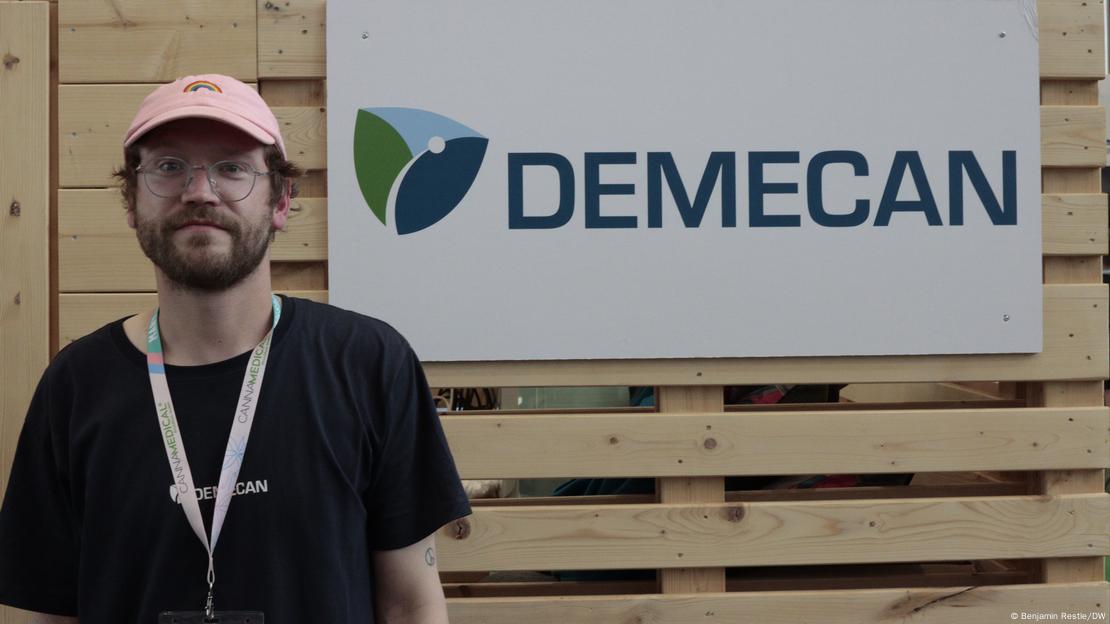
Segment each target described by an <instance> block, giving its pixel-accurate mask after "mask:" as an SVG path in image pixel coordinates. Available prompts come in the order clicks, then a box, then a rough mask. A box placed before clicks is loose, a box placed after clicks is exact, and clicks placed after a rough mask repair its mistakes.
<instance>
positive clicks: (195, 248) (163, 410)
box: [0, 75, 469, 624]
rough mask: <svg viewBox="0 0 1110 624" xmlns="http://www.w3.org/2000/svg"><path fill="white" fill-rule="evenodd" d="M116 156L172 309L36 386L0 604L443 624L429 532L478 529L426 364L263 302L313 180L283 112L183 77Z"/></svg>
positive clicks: (58, 614) (51, 370)
mask: <svg viewBox="0 0 1110 624" xmlns="http://www.w3.org/2000/svg"><path fill="white" fill-rule="evenodd" d="M124 155H125V164H124V167H123V168H122V169H121V170H120V171H119V172H117V175H118V176H119V177H120V178H121V179H122V190H123V195H124V199H125V202H126V204H127V222H128V224H129V225H130V226H131V227H132V228H134V229H135V230H136V232H137V235H138V239H139V243H140V246H141V247H142V249H143V251H144V252H145V253H146V255H147V256H148V257H149V258H150V259H151V261H152V262H153V263H154V271H155V277H156V283H157V287H158V307H157V309H156V310H149V311H147V312H144V313H142V314H139V315H137V316H132V317H130V318H127V319H121V320H120V321H116V322H114V323H111V324H109V325H106V326H105V327H103V328H101V329H99V330H97V331H96V332H94V333H92V334H90V335H89V336H86V337H84V338H82V339H80V340H78V341H76V342H74V343H73V344H71V345H69V346H68V347H66V348H65V349H63V350H62V351H61V352H60V353H59V354H58V356H57V357H56V358H55V359H54V361H53V362H52V363H51V364H50V366H49V367H48V369H47V371H46V372H45V374H44V375H43V378H42V380H41V382H40V384H39V387H38V390H37V391H36V393H35V397H34V399H33V401H32V404H31V408H30V410H29V413H28V416H27V421H26V423H25V425H24V429H23V432H22V434H21V436H20V439H19V446H18V449H17V452H16V457H15V462H14V465H13V468H12V474H11V481H10V483H9V487H8V491H7V494H6V498H5V500H4V506H3V510H2V511H0V603H6V604H9V605H12V606H15V607H18V608H21V609H26V610H30V611H33V612H37V614H38V615H37V618H38V619H37V620H33V621H40V622H75V621H80V622H81V624H94V623H99V622H104V623H112V624H116V623H120V622H142V623H151V622H156V621H176V622H189V621H201V619H202V618H203V617H204V616H205V615H212V614H215V615H219V616H220V621H221V622H224V624H227V623H228V622H240V621H252V622H256V624H257V622H258V621H259V620H260V619H261V618H262V617H264V618H265V622H266V623H267V624H273V623H276V624H281V623H283V622H290V623H298V624H300V623H310V622H311V623H313V624H317V623H319V624H325V623H326V624H333V623H346V622H352V623H353V622H360V623H365V622H373V621H379V622H405V623H408V622H419V623H433V622H434V623H440V622H446V621H447V616H446V607H445V602H444V598H443V592H442V589H441V586H440V584H439V578H438V572H437V569H436V556H435V544H434V540H433V534H434V532H435V531H436V530H437V529H439V528H440V527H441V526H442V525H444V524H446V523H448V522H450V521H452V520H454V519H456V518H459V517H461V516H464V515H466V514H467V513H469V507H468V503H467V500H466V496H465V494H464V493H463V490H462V489H461V487H460V485H459V479H458V475H457V473H456V471H455V467H454V464H453V462H452V460H451V457H450V453H449V451H448V448H447V445H446V441H445V438H444V436H443V432H442V430H441V428H440V425H439V421H438V417H437V414H436V410H435V407H434V404H433V402H432V399H431V396H430V394H429V392H428V388H427V383H426V381H425V378H424V375H423V372H422V370H421V368H420V364H419V362H418V361H417V359H416V356H415V355H414V354H413V352H412V350H411V349H410V348H409V346H408V344H407V343H406V342H405V341H404V339H403V338H401V337H400V336H399V335H398V334H397V333H396V332H395V331H394V330H393V329H392V328H390V327H389V326H388V325H386V324H385V323H382V322H380V321H377V320H374V319H371V318H368V317H365V316H361V315H358V314H354V313H351V312H346V311H343V310H339V309H337V308H333V307H329V306H325V305H321V304H317V303H313V302H310V301H306V300H301V299H295V298H289V297H275V296H273V295H272V294H271V282H270V270H269V243H270V241H271V240H272V238H273V233H274V232H275V231H276V230H281V229H284V227H285V225H286V222H287V219H288V217H289V208H290V199H291V197H292V196H293V195H294V194H295V191H294V189H295V186H294V184H293V180H294V179H295V178H296V176H297V175H298V174H299V172H298V170H297V169H296V167H295V166H294V165H293V164H292V163H290V162H288V161H287V160H286V158H285V147H284V143H283V141H282V137H281V132H280V129H279V125H278V122H277V120H276V119H275V118H274V115H273V113H272V112H271V111H270V109H269V108H268V107H267V106H266V104H265V102H263V100H262V98H261V97H259V96H258V94H257V93H256V92H255V91H254V90H253V89H251V88H250V87H248V86H246V85H244V84H243V83H241V82H239V81H236V80H234V79H232V78H228V77H226V76H217V75H208V76H189V77H186V78H182V79H180V80H178V81H176V82H174V83H172V84H169V85H163V86H161V87H159V88H158V89H156V90H155V91H154V92H153V93H152V94H151V95H149V96H148V97H147V98H146V100H145V101H144V102H143V104H142V105H141V107H140V108H139V111H138V113H137V114H136V116H135V119H134V121H133V122H132V124H131V127H130V129H129V130H128V132H127V136H126V138H125V141H124ZM186 449H187V451H186ZM185 612H194V613H191V614H189V613H185ZM198 612H199V613H198ZM231 612H240V613H238V615H236V614H235V613H231ZM259 612H261V614H259ZM160 614H161V615H160ZM190 618H192V619H190ZM248 618H249V619H248Z"/></svg>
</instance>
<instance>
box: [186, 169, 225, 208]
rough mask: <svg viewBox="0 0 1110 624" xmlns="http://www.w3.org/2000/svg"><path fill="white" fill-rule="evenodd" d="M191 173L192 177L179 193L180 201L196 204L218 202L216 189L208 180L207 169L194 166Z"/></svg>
mask: <svg viewBox="0 0 1110 624" xmlns="http://www.w3.org/2000/svg"><path fill="white" fill-rule="evenodd" d="M192 173H193V175H192V179H190V180H189V183H188V184H187V185H186V186H185V190H184V191H183V192H182V194H181V199H182V201H184V202H186V203H198V204H203V203H212V204H214V203H217V202H219V201H220V198H219V196H218V195H216V191H215V190H214V189H213V188H212V184H211V183H210V182H209V181H208V169H207V168H204V167H196V168H195V169H193V172H192Z"/></svg>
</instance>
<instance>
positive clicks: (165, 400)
mask: <svg viewBox="0 0 1110 624" xmlns="http://www.w3.org/2000/svg"><path fill="white" fill-rule="evenodd" d="M270 300H271V302H272V303H273V306H274V322H273V325H271V326H270V331H269V332H267V334H266V337H265V338H263V339H262V342H260V343H258V346H257V347H255V348H254V351H253V352H251V356H250V360H249V361H248V362H247V372H246V373H245V374H244V375H243V389H242V390H241V391H240V393H239V402H238V403H237V404H236V406H235V420H234V422H233V423H232V425H231V435H230V436H228V438H227V449H226V450H225V451H224V461H223V468H222V469H221V470H220V482H219V485H218V486H217V490H216V507H215V509H214V510H213V512H212V539H211V541H209V539H208V536H207V535H205V533H204V520H203V519H202V518H201V515H200V503H199V502H198V501H197V494H196V485H195V484H194V482H193V471H192V470H190V469H189V460H188V459H187V458H186V457H185V442H184V441H183V440H182V439H181V428H180V427H179V426H178V424H177V415H176V414H175V413H174V409H173V399H172V398H171V397H170V386H169V384H168V383H167V381H166V366H165V360H164V359H163V357H162V337H161V335H160V334H159V332H158V310H157V309H155V310H154V314H153V315H152V316H151V317H150V325H149V326H147V332H146V340H147V342H146V344H147V350H146V367H147V371H148V372H149V373H150V389H151V391H152V392H153V393H154V410H155V414H156V416H157V418H158V429H159V431H161V432H162V442H163V444H165V447H166V458H167V459H168V460H169V462H170V470H171V471H172V472H173V481H174V486H175V487H176V488H177V494H178V500H179V501H181V508H182V509H184V510H185V517H186V518H187V519H188V520H189V525H190V526H192V527H193V532H194V533H196V534H197V537H199V538H200V541H201V542H202V543H203V544H204V548H205V550H207V551H208V602H207V605H206V607H205V610H206V611H207V613H208V615H209V616H211V615H212V613H213V608H212V587H213V586H214V585H215V583H216V571H215V562H214V561H213V558H212V553H213V551H214V550H215V549H216V541H217V540H218V539H219V538H220V529H221V528H222V527H223V525H224V517H225V516H227V508H228V507H229V506H230V505H231V496H232V493H233V492H234V491H235V484H236V482H237V481H238V480H239V469H240V468H241V467H242V466H243V455H244V453H245V451H246V449H247V439H248V438H249V437H250V434H251V424H253V423H254V411H255V409H256V408H257V407H258V396H259V394H260V393H261V392H262V376H263V375H264V374H265V373H266V360H267V359H268V358H269V356H270V341H271V339H272V338H273V336H274V328H276V327H277V324H278V319H279V318H281V300H280V299H278V297H277V295H270Z"/></svg>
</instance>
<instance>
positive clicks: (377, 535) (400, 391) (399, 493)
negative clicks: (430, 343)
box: [366, 345, 470, 550]
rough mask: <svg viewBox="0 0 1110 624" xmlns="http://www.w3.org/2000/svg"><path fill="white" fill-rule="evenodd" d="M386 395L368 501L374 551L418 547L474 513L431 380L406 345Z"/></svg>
mask: <svg viewBox="0 0 1110 624" xmlns="http://www.w3.org/2000/svg"><path fill="white" fill-rule="evenodd" d="M384 391H385V397H386V400H385V402H384V403H385V405H386V413H385V414H383V416H384V419H385V422H386V427H385V437H384V440H383V441H382V444H381V446H380V449H379V451H378V452H377V453H375V456H374V459H373V462H372V471H373V473H372V477H371V482H370V483H371V485H370V488H369V492H368V495H367V501H366V504H367V509H368V510H369V512H370V519H369V544H370V548H371V549H372V550H393V549H397V548H403V547H405V546H408V545H410V544H414V543H416V542H418V541H420V540H421V539H423V538H425V537H427V536H428V535H430V534H432V533H434V532H435V531H437V530H439V529H440V528H441V527H442V526H443V525H445V524H447V523H448V522H451V521H452V520H455V519H458V518H461V517H463V516H465V515H467V514H469V513H470V504H469V502H468V501H467V497H466V492H465V491H464V490H463V488H462V483H461V482H460V481H459V475H458V471H457V470H456V469H455V462H454V460H453V459H452V458H451V450H450V449H449V448H448V446H447V438H446V437H445V436H444V435H443V428H442V426H441V425H440V422H439V414H438V413H437V412H436V408H435V402H434V401H433V400H432V395H431V392H430V391H429V389H428V382H427V378H426V377H425V376H424V370H423V368H421V366H420V362H419V361H418V360H417V358H416V355H415V354H414V353H413V352H412V350H411V348H409V347H408V345H405V349H404V354H403V355H402V356H401V357H400V358H399V364H398V369H397V371H396V376H395V377H394V379H393V382H392V383H390V384H389V385H388V387H386V388H385V389H384Z"/></svg>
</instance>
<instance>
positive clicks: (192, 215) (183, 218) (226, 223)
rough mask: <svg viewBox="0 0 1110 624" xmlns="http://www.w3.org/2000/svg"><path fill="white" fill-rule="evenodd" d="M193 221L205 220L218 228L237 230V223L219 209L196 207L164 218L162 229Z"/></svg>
mask: <svg viewBox="0 0 1110 624" xmlns="http://www.w3.org/2000/svg"><path fill="white" fill-rule="evenodd" d="M193 221H205V222H207V223H211V224H212V225H215V226H216V227H218V228H221V229H223V230H226V231H228V232H231V233H232V234H237V233H238V232H239V224H238V223H236V222H235V221H234V220H233V219H230V218H228V217H227V216H225V215H223V214H221V213H220V212H219V211H216V210H212V209H211V208H204V207H200V208H196V209H192V210H184V211H182V212H181V213H179V214H177V215H175V216H173V217H171V218H168V219H166V221H165V222H164V223H163V224H162V228H163V231H165V232H172V231H174V230H177V229H178V228H180V227H182V226H183V225H185V224H186V223H191V222H193Z"/></svg>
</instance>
